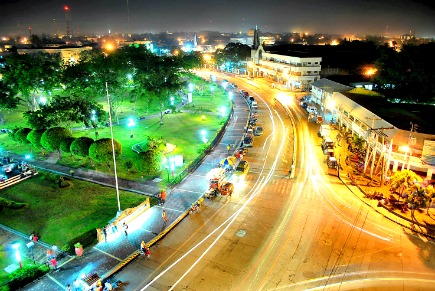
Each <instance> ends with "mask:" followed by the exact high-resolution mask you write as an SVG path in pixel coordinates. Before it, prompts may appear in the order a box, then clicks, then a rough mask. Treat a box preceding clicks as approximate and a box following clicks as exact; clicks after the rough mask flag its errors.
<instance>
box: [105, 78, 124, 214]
mask: <svg viewBox="0 0 435 291" xmlns="http://www.w3.org/2000/svg"><path fill="white" fill-rule="evenodd" d="M106 97H107V104H108V105H109V126H110V136H111V138H112V154H113V171H114V173H115V189H116V199H117V201H118V213H117V216H119V215H120V214H121V202H120V200H119V187H118V174H117V172H116V156H115V141H114V139H113V127H112V113H111V111H112V110H111V108H112V107H111V105H110V95H109V87H108V86H107V82H106Z"/></svg>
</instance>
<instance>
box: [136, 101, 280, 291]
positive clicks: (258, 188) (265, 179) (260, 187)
mask: <svg viewBox="0 0 435 291" xmlns="http://www.w3.org/2000/svg"><path fill="white" fill-rule="evenodd" d="M259 98H260V99H262V98H261V97H259ZM262 100H263V99H262ZM263 102H264V100H263ZM265 104H266V103H265ZM266 106H267V107H268V109H269V112H271V109H270V107H269V106H268V105H267V104H266ZM277 117H278V119H279V120H280V122H281V127H282V128H283V131H284V134H285V135H284V136H286V135H287V133H288V132H287V130H286V129H285V126H284V122H283V120H282V119H281V118H280V116H279V115H278V116H277ZM272 128H273V129H274V128H275V121H274V120H273V119H272ZM274 131H275V130H273V132H274ZM274 138H275V135H273V137H272V140H273V139H274ZM285 142H286V139H285V138H282V139H281V144H280V147H279V150H278V154H277V155H276V157H275V159H274V162H273V164H272V166H271V168H270V169H269V172H268V174H267V175H266V177H265V176H263V177H261V180H260V182H259V183H258V185H257V186H255V188H256V189H255V190H253V189H254V188H252V189H251V191H250V192H252V194H251V195H250V196H249V198H247V199H246V201H245V202H244V203H243V204H242V206H241V207H240V208H239V209H238V210H237V211H236V212H235V213H234V214H232V215H231V216H230V217H229V218H228V219H227V220H225V221H224V222H223V223H222V224H220V225H219V226H218V227H217V228H216V229H215V230H213V231H212V232H211V233H210V234H209V235H207V236H206V237H205V238H204V239H203V240H201V241H200V242H199V243H198V244H196V245H195V246H194V247H192V248H191V249H190V250H189V251H188V252H186V253H185V254H184V255H183V256H181V257H180V258H179V259H177V260H176V261H175V262H174V263H172V264H171V265H170V266H169V267H168V268H167V269H165V270H163V271H162V272H161V273H160V274H158V275H157V276H156V277H155V278H154V279H153V280H151V281H150V282H149V283H148V284H147V285H145V286H144V287H143V288H142V289H141V291H142V290H145V289H146V288H148V287H150V286H151V285H152V284H153V283H154V282H155V281H157V280H158V279H159V278H161V277H162V276H163V275H164V274H165V273H167V272H168V271H169V270H170V269H172V268H173V267H174V266H176V265H177V264H178V263H179V262H181V260H182V259H184V258H185V257H186V256H187V255H189V254H190V253H191V252H192V251H194V250H195V249H196V248H197V247H199V246H200V245H201V244H202V243H204V242H205V241H206V240H207V239H208V238H209V237H211V236H212V235H213V234H214V233H215V232H217V231H218V230H219V229H221V228H222V227H223V226H224V225H225V224H226V223H228V225H227V226H226V227H225V228H224V229H223V230H222V231H221V233H220V234H219V235H218V237H217V238H216V239H215V240H214V241H213V242H212V243H211V245H210V246H209V247H208V248H207V249H206V251H204V252H203V253H202V254H201V256H200V257H199V258H198V259H197V260H196V261H195V263H194V264H192V266H191V267H190V268H189V269H188V270H187V271H186V272H185V273H184V274H183V275H182V276H181V277H180V278H179V279H178V280H177V281H176V282H175V283H174V284H173V285H172V287H171V289H170V290H173V288H174V287H176V286H177V285H178V284H179V282H181V280H182V279H183V278H184V277H185V276H186V275H187V274H188V273H189V272H190V271H191V270H192V269H193V268H194V267H195V266H196V265H197V264H198V263H199V262H200V260H201V259H202V258H203V257H204V256H205V255H206V254H207V253H208V252H209V250H210V249H211V248H212V247H213V246H214V245H215V244H216V242H217V241H218V240H219V239H220V237H221V236H222V235H223V234H224V233H225V231H226V230H227V229H228V228H229V227H230V226H231V224H232V223H233V222H234V221H235V219H236V218H237V217H238V216H239V214H240V213H241V212H242V211H243V210H244V209H245V207H246V206H247V205H248V203H249V202H250V201H251V200H252V199H253V198H255V197H256V196H257V195H258V194H259V193H261V191H262V190H263V188H264V187H265V185H266V184H267V182H268V181H269V180H270V179H271V178H272V177H273V172H274V170H275V168H276V164H277V163H278V161H279V159H278V157H279V156H280V154H281V152H282V150H283V148H284V144H285ZM272 145H273V143H270V145H269V149H268V151H267V153H266V156H265V160H264V163H263V167H262V170H261V172H260V176H261V175H262V173H263V172H264V169H265V166H266V161H267V157H268V155H269V153H270V149H271V147H272ZM257 182H258V180H257ZM246 197H248V194H247V195H245V197H244V198H246ZM242 200H244V199H242ZM239 203H240V202H239Z"/></svg>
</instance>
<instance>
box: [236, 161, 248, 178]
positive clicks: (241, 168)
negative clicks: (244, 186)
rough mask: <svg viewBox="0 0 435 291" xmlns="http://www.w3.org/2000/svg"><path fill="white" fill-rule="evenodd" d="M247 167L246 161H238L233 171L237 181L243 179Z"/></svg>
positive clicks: (246, 172)
mask: <svg viewBox="0 0 435 291" xmlns="http://www.w3.org/2000/svg"><path fill="white" fill-rule="evenodd" d="M249 168H250V166H249V163H248V161H244V160H242V161H240V163H239V164H238V165H237V167H236V170H235V171H234V178H235V180H237V181H240V180H244V179H245V177H246V175H247V174H248V172H249Z"/></svg>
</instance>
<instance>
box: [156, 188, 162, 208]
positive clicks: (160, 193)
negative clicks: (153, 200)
mask: <svg viewBox="0 0 435 291" xmlns="http://www.w3.org/2000/svg"><path fill="white" fill-rule="evenodd" d="M157 199H159V205H162V191H160V192H159V194H157Z"/></svg>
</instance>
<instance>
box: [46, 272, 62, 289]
mask: <svg viewBox="0 0 435 291" xmlns="http://www.w3.org/2000/svg"><path fill="white" fill-rule="evenodd" d="M47 277H48V278H50V279H51V280H52V281H53V282H54V283H56V284H57V285H59V286H60V287H62V290H66V288H65V286H63V284H62V283H60V282H59V281H57V280H56V279H54V278H53V277H51V275H50V274H47Z"/></svg>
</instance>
